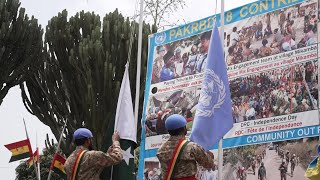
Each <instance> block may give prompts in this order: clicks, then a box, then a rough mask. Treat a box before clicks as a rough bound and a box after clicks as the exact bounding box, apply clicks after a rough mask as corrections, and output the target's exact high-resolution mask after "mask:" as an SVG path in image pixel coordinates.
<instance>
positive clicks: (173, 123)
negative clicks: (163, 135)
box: [157, 114, 214, 180]
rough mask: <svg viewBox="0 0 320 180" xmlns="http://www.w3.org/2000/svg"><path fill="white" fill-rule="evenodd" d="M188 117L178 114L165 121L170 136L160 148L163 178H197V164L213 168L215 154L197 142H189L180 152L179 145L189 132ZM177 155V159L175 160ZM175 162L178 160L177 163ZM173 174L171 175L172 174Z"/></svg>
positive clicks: (159, 156) (192, 179)
mask: <svg viewBox="0 0 320 180" xmlns="http://www.w3.org/2000/svg"><path fill="white" fill-rule="evenodd" d="M186 124H187V121H186V119H185V118H184V117H183V116H181V115H178V114H173V115H171V116H169V117H168V118H167V120H166V122H165V125H166V128H167V130H168V132H169V134H170V138H169V139H168V141H166V142H165V143H164V144H163V145H162V146H161V147H160V148H159V150H158V153H157V157H158V159H159V161H160V165H161V174H162V178H163V180H169V179H170V177H171V179H173V180H196V178H195V175H196V173H197V164H199V165H200V166H202V167H204V168H213V167H214V163H213V159H214V157H213V154H212V153H211V152H210V151H208V152H205V150H204V149H203V148H202V147H201V146H199V145H198V144H196V143H193V142H187V143H185V145H184V146H182V148H180V149H181V150H180V153H178V151H179V150H178V149H179V148H178V147H179V145H181V143H182V142H186V141H185V135H186V134H187V128H186ZM174 157H176V161H175V160H174V159H175V158H174ZM173 162H176V163H175V165H174V163H173ZM170 175H171V176H170Z"/></svg>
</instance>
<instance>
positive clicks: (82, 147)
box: [76, 146, 88, 150]
mask: <svg viewBox="0 0 320 180" xmlns="http://www.w3.org/2000/svg"><path fill="white" fill-rule="evenodd" d="M76 149H77V150H80V149H81V150H88V148H86V147H84V146H77V147H76Z"/></svg>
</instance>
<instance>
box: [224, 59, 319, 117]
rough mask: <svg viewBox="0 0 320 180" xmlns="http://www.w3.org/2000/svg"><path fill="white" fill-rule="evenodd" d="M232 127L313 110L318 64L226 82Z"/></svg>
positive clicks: (286, 67)
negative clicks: (230, 100)
mask: <svg viewBox="0 0 320 180" xmlns="http://www.w3.org/2000/svg"><path fill="white" fill-rule="evenodd" d="M229 84H230V91H231V98H232V103H233V104H232V112H233V118H234V122H235V123H241V122H243V121H249V120H256V119H262V118H269V117H275V116H281V115H288V114H292V113H299V112H305V111H311V110H315V109H317V107H318V60H313V61H307V62H303V63H299V64H294V65H290V66H284V67H281V68H277V69H271V70H268V71H261V72H260V73H256V74H250V75H247V76H242V77H238V78H236V79H232V80H230V81H229Z"/></svg>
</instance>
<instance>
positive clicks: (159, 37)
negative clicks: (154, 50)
mask: <svg viewBox="0 0 320 180" xmlns="http://www.w3.org/2000/svg"><path fill="white" fill-rule="evenodd" d="M165 40H166V33H165V32H161V33H158V34H156V37H155V42H156V44H157V45H159V44H162V43H163V42H164V41H165Z"/></svg>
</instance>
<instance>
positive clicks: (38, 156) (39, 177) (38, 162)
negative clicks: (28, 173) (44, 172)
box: [33, 132, 41, 180]
mask: <svg viewBox="0 0 320 180" xmlns="http://www.w3.org/2000/svg"><path fill="white" fill-rule="evenodd" d="M36 147H37V150H36V151H37V154H36V156H37V158H38V160H37V165H38V179H39V180H41V176H40V172H41V171H40V153H39V148H38V133H37V132H36ZM33 159H34V158H33Z"/></svg>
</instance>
